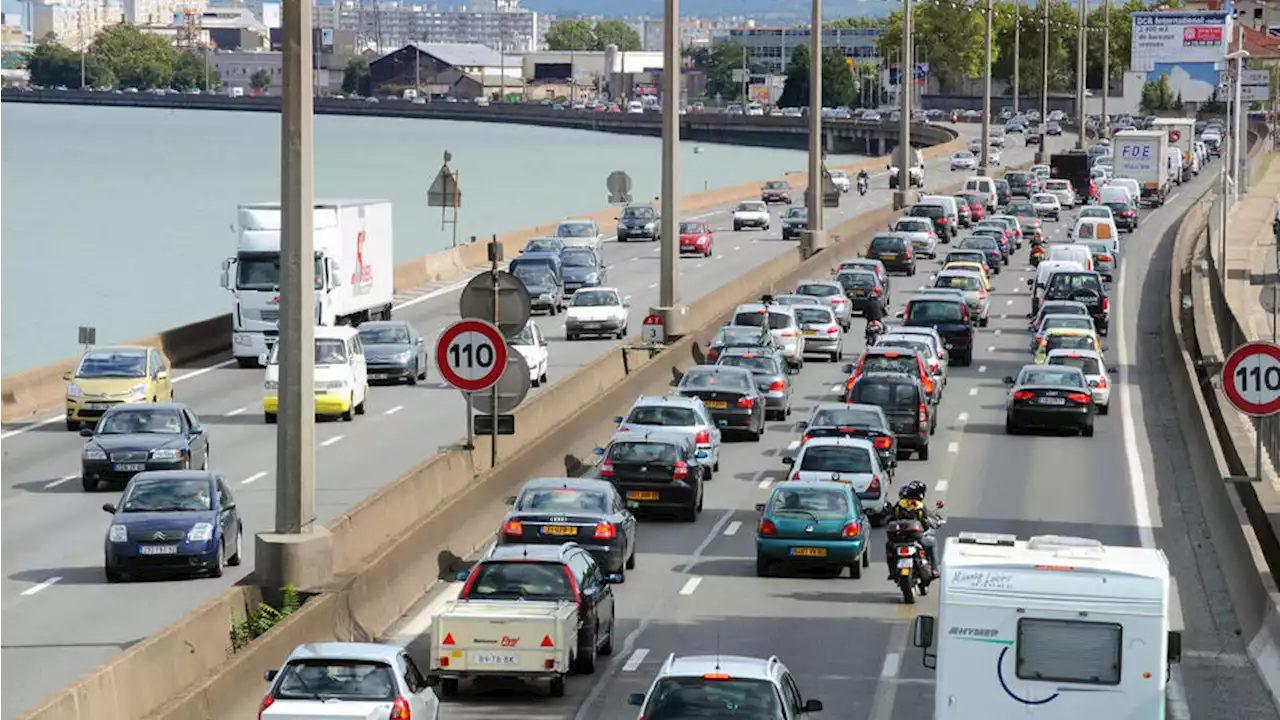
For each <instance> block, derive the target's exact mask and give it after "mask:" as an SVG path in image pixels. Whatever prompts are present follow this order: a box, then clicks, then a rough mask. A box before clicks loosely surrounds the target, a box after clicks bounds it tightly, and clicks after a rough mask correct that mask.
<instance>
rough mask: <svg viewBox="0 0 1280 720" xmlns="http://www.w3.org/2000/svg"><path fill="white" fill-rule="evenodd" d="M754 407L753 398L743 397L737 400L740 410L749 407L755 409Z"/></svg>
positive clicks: (754, 400) (754, 401)
mask: <svg viewBox="0 0 1280 720" xmlns="http://www.w3.org/2000/svg"><path fill="white" fill-rule="evenodd" d="M755 406H756V399H755V398H751V397H744V398H741V399H739V400H738V407H740V408H749V407H755Z"/></svg>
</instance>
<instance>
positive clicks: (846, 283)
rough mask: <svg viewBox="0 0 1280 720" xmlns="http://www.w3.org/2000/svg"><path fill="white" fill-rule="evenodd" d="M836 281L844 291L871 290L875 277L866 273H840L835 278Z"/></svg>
mask: <svg viewBox="0 0 1280 720" xmlns="http://www.w3.org/2000/svg"><path fill="white" fill-rule="evenodd" d="M836 280H838V281H839V282H840V285H842V286H843V287H844V288H845V289H846V290H848V289H850V288H873V287H875V286H876V276H875V275H873V274H871V273H868V272H845V273H840V274H839V275H838V276H836Z"/></svg>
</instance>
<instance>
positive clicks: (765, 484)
mask: <svg viewBox="0 0 1280 720" xmlns="http://www.w3.org/2000/svg"><path fill="white" fill-rule="evenodd" d="M772 484H773V481H772V480H770V479H769V478H765V479H763V480H761V481H760V484H759V485H757V486H756V487H758V488H760V489H761V490H765V489H768V487H769V486H770V485H772Z"/></svg>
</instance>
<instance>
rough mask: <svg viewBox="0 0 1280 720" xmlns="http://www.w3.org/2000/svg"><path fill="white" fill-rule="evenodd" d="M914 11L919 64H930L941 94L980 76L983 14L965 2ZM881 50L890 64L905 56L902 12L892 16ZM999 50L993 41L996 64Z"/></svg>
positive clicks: (919, 7)
mask: <svg viewBox="0 0 1280 720" xmlns="http://www.w3.org/2000/svg"><path fill="white" fill-rule="evenodd" d="M914 8H915V12H914V17H913V21H914V26H913V27H914V36H915V42H916V46H915V47H916V62H928V63H929V74H930V76H932V77H936V78H937V79H938V84H939V85H940V86H941V88H942V92H944V93H946V92H950V91H952V90H954V89H955V88H957V87H958V86H959V84H960V83H961V82H962V81H964V80H965V79H967V78H972V77H981V73H982V70H983V68H984V67H985V56H984V53H983V50H984V45H983V43H982V42H981V38H982V37H983V34H984V30H985V27H986V23H985V20H984V18H983V16H982V13H980V12H975V11H974V10H973V9H972V8H971V7H970V6H968V5H965V4H962V3H921V4H919V5H915V6H914ZM975 38H977V39H978V40H976V41H975ZM879 49H880V57H882V58H886V59H887V61H888V62H889V63H894V62H898V61H899V58H901V57H902V11H901V10H894V11H893V13H892V14H890V16H889V23H888V26H887V27H886V28H885V32H884V35H881V36H880V41H879ZM922 50H924V51H925V53H927V57H926V55H925V53H922V52H921V51H922ZM996 50H997V48H996V46H995V43H994V41H993V42H992V61H993V63H994V62H995V61H996V59H997V58H998V54H997V52H996Z"/></svg>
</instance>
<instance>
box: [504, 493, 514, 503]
mask: <svg viewBox="0 0 1280 720" xmlns="http://www.w3.org/2000/svg"><path fill="white" fill-rule="evenodd" d="M502 504H504V505H515V504H516V496H515V495H508V496H506V497H504V498H502Z"/></svg>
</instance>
